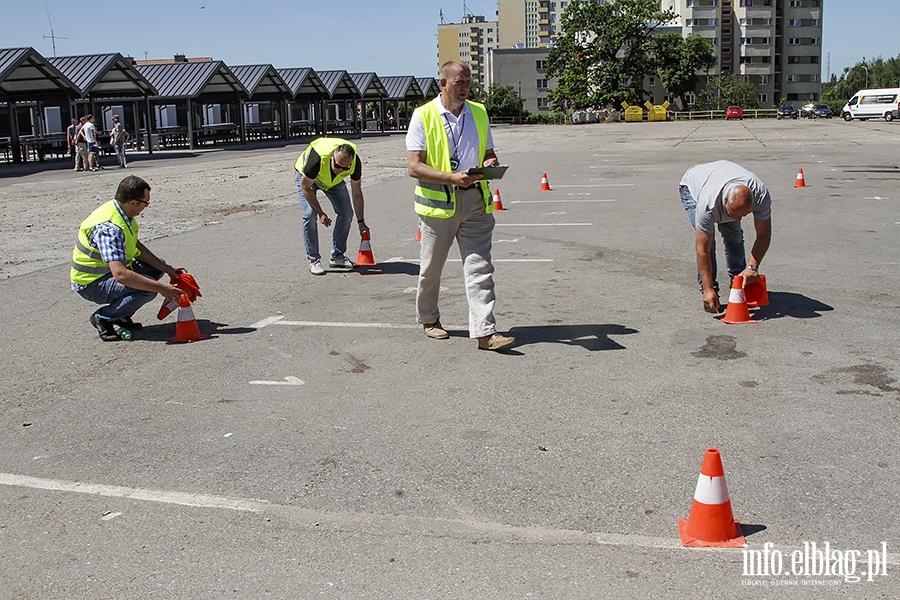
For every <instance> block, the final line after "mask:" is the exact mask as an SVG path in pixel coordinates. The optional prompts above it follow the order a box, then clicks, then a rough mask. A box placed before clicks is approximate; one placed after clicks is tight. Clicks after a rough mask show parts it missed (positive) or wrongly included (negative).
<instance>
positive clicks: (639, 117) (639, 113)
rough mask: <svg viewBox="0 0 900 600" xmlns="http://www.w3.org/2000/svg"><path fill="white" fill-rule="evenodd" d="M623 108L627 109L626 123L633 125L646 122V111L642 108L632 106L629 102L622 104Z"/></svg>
mask: <svg viewBox="0 0 900 600" xmlns="http://www.w3.org/2000/svg"><path fill="white" fill-rule="evenodd" d="M622 108H624V109H625V122H626V123H632V122H637V123H640V122H641V121H643V120H644V109H643V108H641V107H640V106H631V105H630V104H628V103H627V102H625V101H623V102H622Z"/></svg>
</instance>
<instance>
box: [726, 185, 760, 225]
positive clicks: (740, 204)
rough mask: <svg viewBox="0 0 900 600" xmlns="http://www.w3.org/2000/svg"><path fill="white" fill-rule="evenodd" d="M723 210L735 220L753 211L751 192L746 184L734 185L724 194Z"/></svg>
mask: <svg viewBox="0 0 900 600" xmlns="http://www.w3.org/2000/svg"><path fill="white" fill-rule="evenodd" d="M725 212H727V213H728V216H729V217H731V218H732V219H734V220H735V221H740V220H741V218H742V217H746V216H747V215H749V214H750V213H751V212H753V194H752V193H751V192H750V188H748V187H747V186H746V185H736V186H734V187H732V188H731V189H730V190H728V192H726V194H725Z"/></svg>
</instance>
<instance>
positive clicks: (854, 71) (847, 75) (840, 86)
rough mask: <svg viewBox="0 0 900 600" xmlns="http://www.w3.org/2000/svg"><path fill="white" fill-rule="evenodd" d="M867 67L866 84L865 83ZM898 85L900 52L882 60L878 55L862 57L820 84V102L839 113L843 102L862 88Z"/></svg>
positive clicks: (899, 80)
mask: <svg viewBox="0 0 900 600" xmlns="http://www.w3.org/2000/svg"><path fill="white" fill-rule="evenodd" d="M866 69H868V71H869V72H868V86H867V85H866V79H867V76H866ZM867 87H868V89H877V88H895V87H900V54H898V55H897V56H896V57H895V58H889V59H887V60H884V59H883V58H881V57H880V56H879V57H878V58H876V59H874V60H870V61H866V59H865V58H863V59H862V60H861V61H860V62H858V63H856V64H855V65H853V66H852V67H848V68H846V69H844V72H843V73H841V76H840V77H837V76H836V75H832V76H831V81H827V82H825V83H823V84H822V102H824V103H825V104H828V105H829V106H830V107H831V110H833V111H835V114H839V113H840V110H841V108H842V107H843V106H844V104H845V103H846V102H847V100H849V99H850V98H852V97H853V94H855V93H856V92H858V91H859V90H862V89H866V88H867Z"/></svg>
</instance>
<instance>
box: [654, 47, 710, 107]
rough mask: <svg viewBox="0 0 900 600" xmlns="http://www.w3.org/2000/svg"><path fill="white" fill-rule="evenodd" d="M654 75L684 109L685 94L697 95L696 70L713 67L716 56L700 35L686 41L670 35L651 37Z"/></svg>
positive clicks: (685, 102)
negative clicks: (654, 67) (654, 63)
mask: <svg viewBox="0 0 900 600" xmlns="http://www.w3.org/2000/svg"><path fill="white" fill-rule="evenodd" d="M650 48H651V50H652V51H653V58H654V59H655V60H656V72H657V73H658V74H659V79H660V81H661V82H662V84H663V87H664V88H666V90H667V91H668V92H669V93H670V94H671V95H672V96H673V97H675V98H678V100H679V101H680V102H681V108H683V109H684V108H687V100H686V99H685V95H686V94H687V93H688V92H696V91H697V85H698V83H699V78H698V77H697V71H698V70H701V69H702V70H708V69H709V68H710V67H712V66H714V65H715V64H716V53H715V50H714V49H713V46H712V44H710V43H709V40H707V39H706V38H702V37H700V36H691V37H687V38H683V37H681V35H679V34H677V33H674V32H670V33H663V34H660V35H657V36H654V37H653V39H651V40H650Z"/></svg>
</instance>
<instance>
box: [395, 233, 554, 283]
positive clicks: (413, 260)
mask: <svg viewBox="0 0 900 600" xmlns="http://www.w3.org/2000/svg"><path fill="white" fill-rule="evenodd" d="M516 241H518V240H516ZM404 262H411V263H417V262H421V261H420V260H419V259H418V258H409V259H407V260H406V261H404ZM447 262H454V263H458V262H462V259H461V258H448V259H447ZM491 262H492V263H531V262H537V263H545V262H553V259H552V258H494V259H492V260H491ZM444 289H446V288H444V287H441V290H444Z"/></svg>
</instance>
